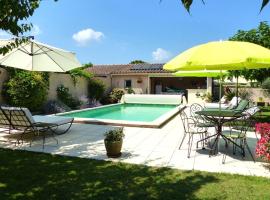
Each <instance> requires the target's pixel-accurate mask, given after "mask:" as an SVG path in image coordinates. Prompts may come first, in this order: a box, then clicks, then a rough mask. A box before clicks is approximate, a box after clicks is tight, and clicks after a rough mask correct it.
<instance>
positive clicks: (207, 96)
mask: <svg viewBox="0 0 270 200" xmlns="http://www.w3.org/2000/svg"><path fill="white" fill-rule="evenodd" d="M201 98H202V100H204V101H205V102H208V103H209V102H212V100H213V97H212V94H211V93H210V92H206V93H204V94H203V95H202V97H201Z"/></svg>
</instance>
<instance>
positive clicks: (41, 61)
mask: <svg viewBox="0 0 270 200" xmlns="http://www.w3.org/2000/svg"><path fill="white" fill-rule="evenodd" d="M9 42H11V40H0V47H1V46H5V45H6V44H8V43H9ZM0 65H4V66H7V67H14V68H19V69H24V70H29V71H47V72H66V71H69V70H72V69H74V68H77V67H80V66H81V64H80V62H79V61H78V60H77V58H76V56H75V54H74V53H72V52H69V51H65V50H63V49H59V48H56V47H52V46H49V45H46V44H42V43H40V42H37V41H34V40H30V41H28V42H26V43H23V44H21V45H20V46H19V47H17V48H14V49H13V50H11V51H10V52H8V53H7V54H6V55H0Z"/></svg>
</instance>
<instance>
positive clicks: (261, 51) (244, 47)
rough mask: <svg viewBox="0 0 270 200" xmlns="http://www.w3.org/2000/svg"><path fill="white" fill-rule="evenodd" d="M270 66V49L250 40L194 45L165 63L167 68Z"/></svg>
mask: <svg viewBox="0 0 270 200" xmlns="http://www.w3.org/2000/svg"><path fill="white" fill-rule="evenodd" d="M268 67H270V50H269V49H267V48H265V47H262V46H260V45H257V44H253V43H250V42H237V41H218V42H209V43H206V44H202V45H198V46H195V47H192V48H190V49H188V50H186V51H184V52H183V53H181V54H180V55H178V56H176V57H175V58H173V59H172V60H171V61H169V62H168V63H166V64H165V65H164V67H163V68H164V69H165V70H170V71H177V70H240V69H243V68H247V69H259V68H268Z"/></svg>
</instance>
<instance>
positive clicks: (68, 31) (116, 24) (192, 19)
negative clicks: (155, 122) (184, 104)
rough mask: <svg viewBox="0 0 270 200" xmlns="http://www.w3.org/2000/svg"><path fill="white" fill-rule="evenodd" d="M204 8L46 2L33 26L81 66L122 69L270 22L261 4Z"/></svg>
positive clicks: (152, 2)
mask: <svg viewBox="0 0 270 200" xmlns="http://www.w3.org/2000/svg"><path fill="white" fill-rule="evenodd" d="M205 2H206V4H205V5H203V4H202V3H201V1H200V0H196V1H195V2H194V5H193V6H192V9H191V15H189V14H188V13H187V12H186V11H185V10H184V8H183V7H182V5H181V3H180V0H163V1H162V3H159V0H76V1H71V0H59V1H57V2H54V1H53V0H46V1H42V3H41V5H40V8H38V9H37V10H36V12H35V13H34V16H33V17H31V18H30V19H29V20H30V21H31V22H32V23H33V24H34V30H33V34H34V35H35V38H36V39H37V40H39V41H41V42H44V43H47V44H50V45H53V46H56V47H59V48H64V49H67V50H70V51H73V52H75V53H76V54H77V57H78V59H79V60H80V62H81V63H88V62H92V63H93V64H123V63H129V62H130V61H131V60H135V59H141V60H144V61H147V62H151V63H159V62H166V61H168V60H169V59H170V58H172V57H173V56H176V55H178V54H179V53H180V52H182V51H184V50H186V49H188V48H190V47H192V46H194V45H197V44H201V43H205V42H209V41H214V40H226V39H227V38H228V37H230V36H232V35H233V34H234V33H236V31H237V30H238V29H244V30H247V29H251V28H255V27H257V26H258V24H259V22H260V21H268V19H269V18H270V15H269V13H270V5H269V6H268V7H266V8H265V9H264V10H263V12H262V13H261V14H259V9H260V3H261V1H256V0H249V1H247V0H237V1H236V0H218V1H217V0H205ZM0 35H1V34H0Z"/></svg>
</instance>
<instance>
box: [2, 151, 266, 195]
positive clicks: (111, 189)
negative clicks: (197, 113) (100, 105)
mask: <svg viewBox="0 0 270 200" xmlns="http://www.w3.org/2000/svg"><path fill="white" fill-rule="evenodd" d="M0 160H1V161H0V162H1V164H0V168H1V170H0V196H1V197H0V198H1V200H2V199H175V200H176V199H270V190H269V188H270V179H266V178H260V177H248V176H240V175H229V174H218V173H206V172H198V171H180V170H173V169H168V168H153V167H146V166H141V165H131V164H122V163H113V162H105V161H96V160H90V159H81V158H73V157H64V156H53V155H49V154H42V153H32V152H26V151H12V150H4V149H0Z"/></svg>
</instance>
